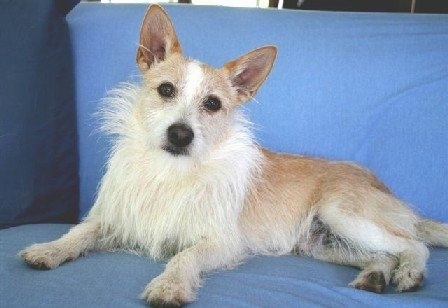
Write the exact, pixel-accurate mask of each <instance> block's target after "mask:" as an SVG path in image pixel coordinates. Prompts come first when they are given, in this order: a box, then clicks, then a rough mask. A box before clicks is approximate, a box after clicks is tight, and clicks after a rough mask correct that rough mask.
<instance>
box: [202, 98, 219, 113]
mask: <svg viewBox="0 0 448 308" xmlns="http://www.w3.org/2000/svg"><path fill="white" fill-rule="evenodd" d="M204 108H205V109H207V110H208V111H213V112H216V111H218V110H219V109H221V101H220V100H219V98H217V97H216V96H209V97H207V99H206V100H205V102H204Z"/></svg>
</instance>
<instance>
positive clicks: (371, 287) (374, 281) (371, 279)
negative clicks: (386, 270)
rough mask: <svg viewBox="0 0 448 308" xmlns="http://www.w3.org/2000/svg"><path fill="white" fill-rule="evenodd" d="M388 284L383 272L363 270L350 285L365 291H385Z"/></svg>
mask: <svg viewBox="0 0 448 308" xmlns="http://www.w3.org/2000/svg"><path fill="white" fill-rule="evenodd" d="M386 284H387V282H386V279H385V277H384V274H383V273H382V272H380V271H371V272H361V273H360V275H359V276H358V277H357V278H356V279H355V280H354V281H352V282H351V283H350V286H352V287H355V288H356V289H360V290H364V291H369V292H375V293H383V291H384V288H385V287H386Z"/></svg>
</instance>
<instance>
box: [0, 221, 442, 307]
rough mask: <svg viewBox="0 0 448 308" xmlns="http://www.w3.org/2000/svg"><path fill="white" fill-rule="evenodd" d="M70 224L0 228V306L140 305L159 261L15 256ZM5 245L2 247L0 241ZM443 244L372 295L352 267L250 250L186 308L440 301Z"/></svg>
mask: <svg viewBox="0 0 448 308" xmlns="http://www.w3.org/2000/svg"><path fill="white" fill-rule="evenodd" d="M68 228H69V226H68V225H28V226H22V227H16V228H11V229H7V230H3V231H2V232H0V244H1V245H2V250H1V251H0V260H1V264H2V275H1V276H0V296H1V297H0V306H1V307H8V308H13V307H14V308H15V307H66V308H69V307H74V308H75V307H144V306H145V303H144V301H143V300H140V299H139V298H138V296H139V294H140V292H142V291H143V288H144V287H145V285H146V284H147V283H148V282H149V281H150V280H151V279H152V278H154V277H156V276H157V275H158V274H160V273H161V272H162V271H163V268H164V265H163V264H162V263H155V262H154V261H152V260H150V259H147V258H144V257H139V256H136V255H132V254H127V253H123V252H98V253H90V254H88V255H87V256H86V257H83V258H80V259H78V260H76V261H75V262H69V263H67V264H64V265H62V266H61V267H59V268H57V269H55V270H51V271H36V270H31V269H30V268H28V267H27V266H26V265H25V264H24V263H23V262H21V260H19V258H18V257H17V256H16V253H17V251H19V250H20V249H22V248H23V247H25V246H27V245H29V244H31V243H33V242H45V241H49V240H52V239H55V238H58V237H59V236H61V235H62V234H63V233H64V232H66V231H67V230H68ZM3 247H4V248H3ZM447 259H448V253H447V251H446V249H432V250H431V257H430V259H429V262H428V278H427V279H426V280H425V285H424V287H423V288H422V289H420V290H419V291H418V292H414V293H403V294H401V293H396V292H395V291H394V290H393V288H391V287H388V288H387V289H386V292H385V294H381V295H380V294H375V293H371V292H365V291H360V290H356V289H353V288H351V287H348V286H347V283H348V282H349V281H351V280H352V279H353V278H354V277H355V276H356V274H357V273H358V270H357V269H354V268H351V267H347V266H340V265H334V264H329V263H325V262H321V261H318V260H314V259H310V258H306V257H298V256H282V257H266V256H256V257H253V258H251V259H249V260H248V261H247V262H245V263H244V264H242V265H240V266H238V267H237V268H235V269H232V270H228V271H222V272H218V273H213V274H211V275H209V276H207V277H205V282H204V286H203V287H202V288H201V289H199V293H198V301H197V302H195V303H193V304H191V305H189V306H188V307H361V306H364V307H446V306H447V303H448V280H447V279H446V277H448V267H447V266H446V262H447Z"/></svg>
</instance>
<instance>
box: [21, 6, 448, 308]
mask: <svg viewBox="0 0 448 308" xmlns="http://www.w3.org/2000/svg"><path fill="white" fill-rule="evenodd" d="M275 57H276V48H275V47H273V46H265V47H261V48H259V49H256V50H253V51H251V52H249V53H247V54H246V55H244V56H241V57H239V58H237V59H235V60H231V61H229V62H228V63H226V64H224V65H223V66H222V67H221V68H218V69H216V68H213V67H210V66H207V65H205V64H203V63H200V62H198V61H195V60H191V59H188V58H185V57H184V56H183V55H182V54H181V47H180V44H179V42H178V39H177V36H176V34H175V31H174V29H173V26H172V24H171V21H170V20H169V18H168V16H167V15H166V13H165V12H164V11H163V10H162V9H161V8H160V7H159V6H151V7H150V9H149V10H148V12H147V15H146V16H145V19H144V22H143V25H142V30H141V35H140V46H139V48H138V50H137V57H136V61H137V65H138V66H139V67H140V69H141V72H142V75H143V83H142V85H127V86H124V87H121V88H119V89H117V90H115V91H113V92H112V93H111V94H110V95H109V97H107V98H106V99H105V100H104V103H103V105H104V106H103V107H102V111H101V115H102V118H103V120H104V124H103V127H102V129H103V131H104V132H105V133H108V134H110V135H112V136H113V137H114V144H113V148H112V151H111V155H110V158H109V160H108V163H107V166H106V169H107V171H106V174H105V175H104V177H103V179H102V180H101V184H100V187H99V190H98V196H97V199H96V201H95V204H94V205H93V207H92V209H91V211H90V213H89V214H88V217H87V218H86V219H85V220H84V221H83V222H82V223H80V224H79V225H77V226H75V227H73V228H72V229H71V230H70V232H69V233H67V234H66V235H64V236H63V237H61V238H60V239H58V240H55V241H53V242H50V243H44V244H35V245H32V246H30V247H28V248H27V249H25V250H24V251H22V252H21V253H20V256H21V257H22V258H23V259H24V260H25V261H26V262H27V263H28V264H29V265H30V266H33V267H37V268H55V267H57V266H59V265H60V264H62V263H64V262H66V261H69V260H73V259H75V258H77V257H78V256H80V255H82V254H84V253H86V252H87V251H90V250H94V249H117V248H118V249H126V250H129V251H137V252H139V253H142V254H146V255H149V256H151V257H153V258H155V259H164V258H169V257H171V259H170V261H169V262H168V263H167V265H166V268H165V270H164V272H163V273H161V274H160V275H159V276H158V277H156V278H154V279H153V280H152V281H151V282H150V283H149V284H148V285H147V286H146V288H145V289H144V291H143V293H142V298H143V299H145V300H146V301H147V302H148V303H150V304H152V305H161V306H165V305H166V306H179V305H182V304H184V303H187V302H191V301H193V300H194V299H195V294H196V290H197V288H198V287H199V286H200V284H201V275H202V274H203V273H206V272H210V271H213V270H217V269H223V268H229V267H232V266H235V265H236V264H238V263H239V262H241V261H242V260H244V258H245V257H247V256H248V255H251V254H272V255H281V254H289V253H295V254H302V255H307V256H312V257H315V258H317V259H321V260H325V261H328V262H334V263H339V264H347V265H352V266H357V267H359V268H361V272H360V273H359V275H358V277H357V278H355V280H353V281H352V282H351V283H350V285H351V286H353V287H355V288H358V289H362V290H367V291H373V292H378V293H380V292H382V291H383V290H384V287H385V286H386V285H387V284H389V283H390V282H392V283H393V284H395V285H396V288H397V290H398V291H414V290H415V289H417V288H418V287H419V286H420V285H421V283H422V280H423V275H424V274H425V266H426V261H427V258H428V255H429V251H428V248H427V247H426V244H432V245H441V246H448V238H447V234H448V225H447V224H440V223H436V222H432V221H429V220H423V219H422V218H420V217H418V216H417V215H416V214H415V213H414V212H413V211H412V210H411V209H410V208H409V207H408V206H407V205H406V204H405V203H404V202H402V201H400V200H399V199H397V198H396V197H395V196H394V195H393V194H392V193H391V192H390V191H389V189H388V188H387V187H386V186H385V185H384V184H383V183H381V182H380V181H379V180H378V179H377V178H376V177H375V176H374V175H373V174H372V173H371V172H369V171H368V170H366V169H364V168H362V167H360V166H358V165H356V164H353V163H349V162H333V161H328V160H324V159H317V158H309V157H304V156H297V155H288V154H280V153H274V152H270V151H269V150H266V149H263V148H260V147H259V146H257V145H256V143H255V142H254V140H253V136H252V133H251V125H250V123H249V122H248V121H247V120H246V119H245V117H244V114H243V113H242V111H241V110H240V109H239V108H238V106H239V105H240V104H242V103H244V102H246V101H248V100H250V99H251V98H252V96H253V95H254V94H255V93H256V92H257V90H258V88H259V86H260V85H261V84H262V83H263V81H264V80H265V79H266V77H267V75H268V74H269V72H270V70H271V68H272V65H273V62H274V60H275ZM166 83H169V84H170V85H171V86H172V90H173V92H172V95H168V96H167V95H162V94H161V93H160V92H159V90H160V87H161V85H163V84H166ZM210 98H213V100H215V99H218V101H219V104H220V105H219V106H218V107H219V108H217V109H216V110H214V109H213V108H209V106H208V105H207V102H209V100H210ZM215 103H216V101H215ZM180 124H181V125H182V127H183V128H182V131H181V133H182V134H184V136H185V135H188V133H189V132H190V133H191V136H192V137H191V140H190V141H189V143H187V144H185V145H182V146H180V145H175V144H174V145H173V142H174V141H173V140H170V129H171V128H172V127H173V125H175V126H179V125H180ZM171 132H172V131H171ZM176 134H178V133H176ZM180 137H181V134H180V133H179V135H176V138H180ZM173 146H177V147H182V149H181V150H182V151H177V152H176V151H175V150H173V148H172V147H173ZM170 147H171V148H170ZM177 150H179V149H177Z"/></svg>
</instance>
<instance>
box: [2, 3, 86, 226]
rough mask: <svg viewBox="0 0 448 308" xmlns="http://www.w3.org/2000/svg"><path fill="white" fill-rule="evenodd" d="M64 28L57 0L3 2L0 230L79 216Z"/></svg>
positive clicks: (70, 79)
mask: <svg viewBox="0 0 448 308" xmlns="http://www.w3.org/2000/svg"><path fill="white" fill-rule="evenodd" d="M68 33H69V30H68V26H67V22H66V20H65V18H64V16H63V15H61V14H60V13H59V12H58V11H57V10H56V8H55V4H54V1H51V0H42V1H33V0H27V1H2V2H1V3H0V72H1V74H2V79H1V82H0V152H1V154H0V155H1V158H0V228H5V227H8V226H13V225H19V224H24V223H38V222H74V221H76V219H77V216H78V194H79V192H78V163H77V162H78V154H77V131H76V112H75V97H74V94H75V93H74V80H73V68H72V61H73V58H72V50H71V44H70V37H69V36H68Z"/></svg>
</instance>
